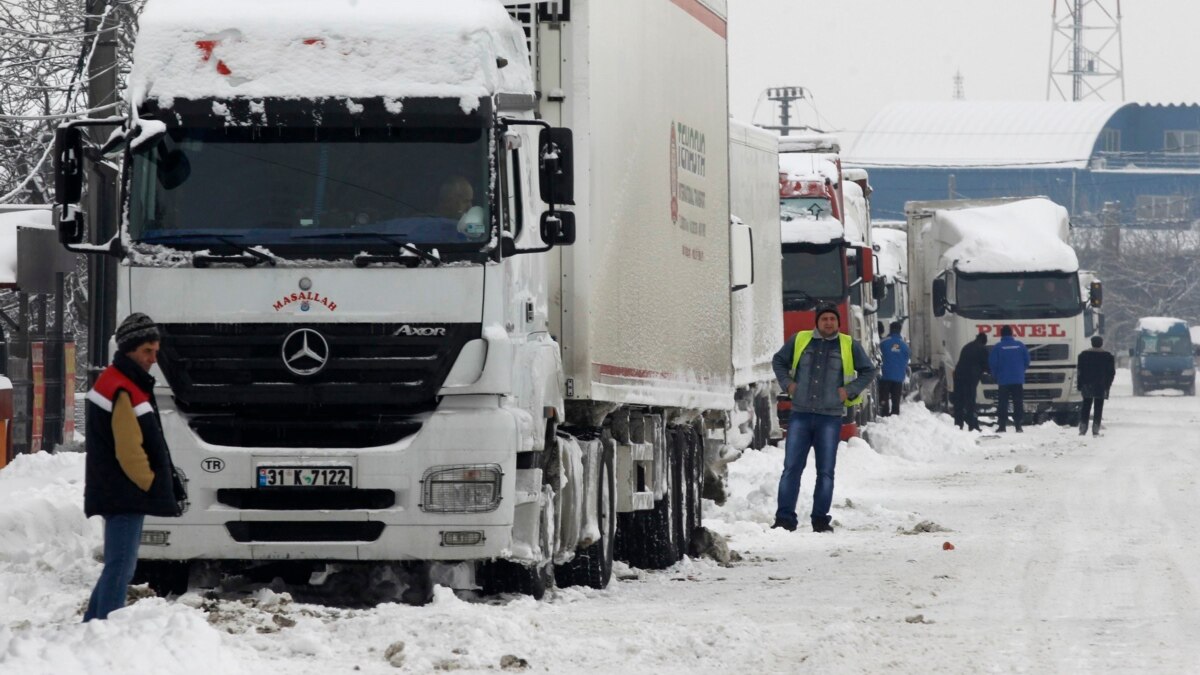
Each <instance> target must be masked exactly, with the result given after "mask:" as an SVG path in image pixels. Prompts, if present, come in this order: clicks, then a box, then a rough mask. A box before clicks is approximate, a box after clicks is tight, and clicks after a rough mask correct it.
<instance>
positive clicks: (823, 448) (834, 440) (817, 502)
mask: <svg viewBox="0 0 1200 675" xmlns="http://www.w3.org/2000/svg"><path fill="white" fill-rule="evenodd" d="M841 431H842V418H841V417H840V416H834V415H817V414H816V413H798V412H796V411H792V413H791V415H789V419H788V432H787V443H786V444H785V445H784V455H783V475H782V476H780V477H779V506H778V508H777V509H776V511H775V519H776V520H778V521H782V522H784V523H788V524H789V525H795V524H796V499H797V498H798V497H799V495H800V474H801V473H803V471H804V465H805V463H807V462H808V449H809V448H815V449H816V460H817V485H816V488H815V489H814V490H813V508H812V518H813V519H817V518H824V517H825V516H827V515H829V506H830V505H831V504H832V503H833V469H834V465H835V464H836V463H837V448H838V437H839V436H840V435H841Z"/></svg>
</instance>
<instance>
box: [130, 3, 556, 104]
mask: <svg viewBox="0 0 1200 675" xmlns="http://www.w3.org/2000/svg"><path fill="white" fill-rule="evenodd" d="M139 23H140V30H139V33H138V37H137V44H136V46H135V48H134V56H133V70H132V72H131V73H130V75H129V82H128V97H129V100H130V103H131V104H133V105H135V106H136V105H140V104H141V103H142V102H143V101H144V100H146V99H148V98H156V99H159V100H160V101H163V102H169V101H171V100H172V99H175V98H183V99H202V98H234V97H243V98H263V97H279V98H312V97H338V96H345V97H348V98H355V97H356V98H366V97H384V98H395V99H402V98H405V97H438V98H455V99H459V100H460V102H461V104H462V106H463V109H464V110H468V111H469V110H472V109H474V108H475V107H477V106H478V101H479V99H480V98H483V97H488V96H491V95H493V94H495V93H511V94H525V95H532V94H533V91H534V85H533V81H532V78H531V75H530V69H529V68H528V67H523V64H524V63H527V62H528V59H529V52H528V49H527V47H526V45H525V35H524V33H523V32H522V30H521V29H520V28H519V27H518V26H517V25H516V24H515V23H514V22H513V21H512V19H510V18H509V15H508V12H507V11H506V10H505V9H504V6H503V5H501V4H500V3H499V2H497V1H496V0H439V2H413V1H407V2H400V1H397V0H254V1H253V2H247V1H246V0H205V1H204V2H195V0H149V2H148V3H147V5H146V9H145V11H144V12H143V14H142V16H141V19H140V22H139ZM505 63H506V64H507V67H502V64H505Z"/></svg>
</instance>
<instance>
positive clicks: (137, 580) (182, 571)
mask: <svg viewBox="0 0 1200 675" xmlns="http://www.w3.org/2000/svg"><path fill="white" fill-rule="evenodd" d="M191 569H192V565H191V563H190V562H188V561H186V560H139V561H138V563H137V569H136V570H134V573H133V581H132V582H131V583H133V584H147V585H148V586H150V590H152V591H154V594H155V595H157V596H158V597H160V598H165V597H167V596H169V595H183V594H184V593H187V589H188V577H189V575H190V574H191Z"/></svg>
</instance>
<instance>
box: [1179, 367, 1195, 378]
mask: <svg viewBox="0 0 1200 675" xmlns="http://www.w3.org/2000/svg"><path fill="white" fill-rule="evenodd" d="M1181 374H1182V375H1183V376H1184V377H1188V376H1192V377H1194V376H1195V375H1196V369H1195V368H1184V369H1183V373H1181Z"/></svg>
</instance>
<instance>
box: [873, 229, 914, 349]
mask: <svg viewBox="0 0 1200 675" xmlns="http://www.w3.org/2000/svg"><path fill="white" fill-rule="evenodd" d="M903 228H904V223H902V222H895V223H884V224H880V223H879V221H876V225H875V227H873V228H872V229H871V233H872V240H873V242H874V246H875V249H876V251H877V252H878V253H879V269H877V270H876V272H875V274H876V277H875V278H876V279H882V280H883V287H884V295H883V297H882V298H880V299H879V312H878V314H877V316H878V318H879V322H880V324H881V325H882V329H881V332H882V333H884V334H885V335H886V334H887V330H888V325H889V324H891V322H893V321H899V322H900V335H901V337H903V338H904V341H905V342H911V341H912V340H911V337H910V336H909V330H908V233H907V232H905V230H904V229H903Z"/></svg>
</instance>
